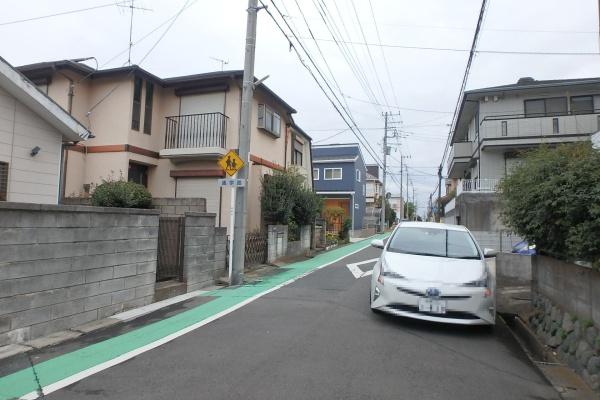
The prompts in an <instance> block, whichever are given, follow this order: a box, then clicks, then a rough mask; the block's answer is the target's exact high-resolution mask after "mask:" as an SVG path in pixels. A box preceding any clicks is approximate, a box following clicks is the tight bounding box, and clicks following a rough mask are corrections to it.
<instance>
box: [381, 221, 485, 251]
mask: <svg viewBox="0 0 600 400" xmlns="http://www.w3.org/2000/svg"><path fill="white" fill-rule="evenodd" d="M387 250H388V251H391V252H395V253H405V254H417V255H423V256H434V257H447V258H467V259H479V258H480V256H479V251H478V250H477V246H476V245H475V242H474V241H473V239H472V238H471V235H469V233H467V232H465V231H455V230H448V229H436V228H420V227H404V228H403V227H399V228H398V229H397V230H396V232H395V233H394V235H393V236H392V238H391V239H390V244H389V246H388V248H387Z"/></svg>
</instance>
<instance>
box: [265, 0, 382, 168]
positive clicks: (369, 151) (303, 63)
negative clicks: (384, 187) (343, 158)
mask: <svg viewBox="0 0 600 400" xmlns="http://www.w3.org/2000/svg"><path fill="white" fill-rule="evenodd" d="M260 3H261V4H262V6H263V7H265V4H264V2H263V1H262V0H260ZM271 4H273V6H274V7H275V9H276V10H277V12H278V13H279V15H280V16H281V18H282V19H283V22H284V23H285V24H286V26H287V27H288V29H289V30H290V31H291V32H292V34H293V35H294V37H295V38H296V41H297V42H298V44H299V45H300V47H301V48H302V50H303V51H304V53H305V54H306V56H307V57H308V59H309V60H310V62H311V64H312V65H313V66H314V68H315V70H316V71H317V73H318V74H319V76H320V77H321V79H322V80H323V83H324V84H325V85H326V86H327V88H328V89H329V91H330V92H331V94H332V95H333V97H334V98H335V99H336V100H337V102H338V103H339V104H340V105H341V102H340V100H339V98H338V97H337V96H336V94H335V92H334V91H333V89H332V88H331V85H329V83H328V82H327V80H326V79H325V77H324V76H323V73H322V72H321V71H320V69H319V67H318V66H317V65H316V64H315V62H314V60H313V59H312V57H311V56H310V53H309V52H308V51H307V50H306V48H305V47H304V45H303V44H302V42H301V41H300V40H299V39H298V38H297V36H296V34H295V33H294V31H293V30H292V28H291V27H290V25H289V24H288V23H287V21H286V20H285V18H284V16H283V14H282V13H281V11H280V10H279V8H278V7H277V5H276V4H275V2H274V0H271ZM265 11H266V12H267V14H268V15H269V16H270V17H271V19H272V20H273V22H274V23H275V25H276V26H277V28H279V30H280V31H281V33H282V34H283V35H284V36H285V37H286V38H288V40H289V37H288V35H287V34H286V33H285V31H284V29H283V28H282V27H281V25H280V24H279V22H278V21H277V19H276V18H275V16H274V15H273V14H272V13H271V12H270V11H269V9H268V8H266V7H265ZM290 47H291V48H292V49H294V51H295V52H296V55H297V56H298V59H299V60H300V62H301V63H302V65H303V66H304V67H305V68H306V70H307V71H308V72H309V73H310V75H311V77H312V78H313V79H314V81H315V82H316V83H317V85H318V86H319V89H321V91H322V92H323V94H325V96H326V97H327V100H329V102H330V103H331V104H332V105H333V107H334V109H335V110H336V112H337V113H338V114H339V115H340V117H342V120H343V121H344V123H346V125H348V127H349V129H350V130H351V131H352V133H353V134H354V136H356V138H357V139H358V141H359V142H360V144H362V145H363V146H364V147H365V150H367V152H368V153H369V154H370V155H371V157H373V159H374V160H375V161H376V163H377V164H378V165H379V166H381V160H380V159H379V157H378V156H377V153H376V152H375V151H374V150H373V148H372V147H371V145H370V144H369V142H368V141H367V140H366V138H365V137H364V135H363V134H362V132H361V131H360V129H359V128H358V126H357V125H356V123H355V122H354V119H353V118H352V116H351V115H350V114H349V113H348V111H347V110H345V111H346V114H347V116H348V118H349V119H350V121H352V124H350V123H349V122H348V120H347V119H346V117H344V115H343V114H342V112H341V111H340V109H339V107H338V106H337V104H336V103H335V102H334V101H333V100H332V99H331V97H330V96H329V94H328V93H327V91H326V90H325V88H324V87H323V85H322V84H321V82H320V81H319V80H318V79H317V77H316V76H315V74H314V73H313V71H312V70H311V69H310V67H309V66H308V65H307V64H306V62H305V61H304V60H303V59H302V56H301V55H300V52H299V51H298V49H297V48H296V46H294V45H293V44H292V43H291V42H290ZM342 109H344V108H343V107H342ZM354 128H356V130H357V132H358V133H357V132H356V131H355V130H354ZM361 138H362V139H361ZM365 143H366V144H365Z"/></svg>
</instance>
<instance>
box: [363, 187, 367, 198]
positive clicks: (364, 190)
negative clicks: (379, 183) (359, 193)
mask: <svg viewBox="0 0 600 400" xmlns="http://www.w3.org/2000/svg"><path fill="white" fill-rule="evenodd" d="M366 195H367V185H363V196H366Z"/></svg>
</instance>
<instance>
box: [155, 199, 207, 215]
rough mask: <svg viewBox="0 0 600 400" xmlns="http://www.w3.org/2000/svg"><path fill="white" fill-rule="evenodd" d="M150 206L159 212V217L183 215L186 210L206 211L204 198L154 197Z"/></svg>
mask: <svg viewBox="0 0 600 400" xmlns="http://www.w3.org/2000/svg"><path fill="white" fill-rule="evenodd" d="M152 207H154V208H155V209H157V210H158V211H159V212H160V215H161V217H183V216H184V215H185V213H187V212H197V213H205V212H206V199H201V198H195V197H190V198H171V197H154V198H153V199H152Z"/></svg>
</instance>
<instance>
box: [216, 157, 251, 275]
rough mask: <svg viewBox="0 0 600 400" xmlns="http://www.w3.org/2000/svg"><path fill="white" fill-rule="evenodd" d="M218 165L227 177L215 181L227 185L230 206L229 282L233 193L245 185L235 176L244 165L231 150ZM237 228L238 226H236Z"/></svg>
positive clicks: (231, 259)
mask: <svg viewBox="0 0 600 400" xmlns="http://www.w3.org/2000/svg"><path fill="white" fill-rule="evenodd" d="M217 164H219V166H220V167H221V169H223V171H225V173H226V174H227V175H229V178H224V179H219V180H218V181H217V182H218V184H219V186H221V187H229V188H231V190H230V192H229V193H230V199H231V202H230V208H229V227H230V232H229V260H228V261H229V262H228V264H229V265H228V266H229V268H228V275H229V283H231V276H232V271H233V268H232V266H233V236H234V235H233V232H234V229H236V228H235V227H234V225H235V193H236V189H237V188H238V187H244V186H246V180H245V179H238V178H236V174H237V172H238V171H239V170H240V169H242V168H243V167H244V161H243V160H242V159H241V158H240V157H239V156H238V155H237V153H236V152H235V151H233V150H229V152H228V153H227V154H225V155H224V156H223V157H222V158H221V159H220V160H219V161H218V162H217ZM238 229H239V228H238Z"/></svg>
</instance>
